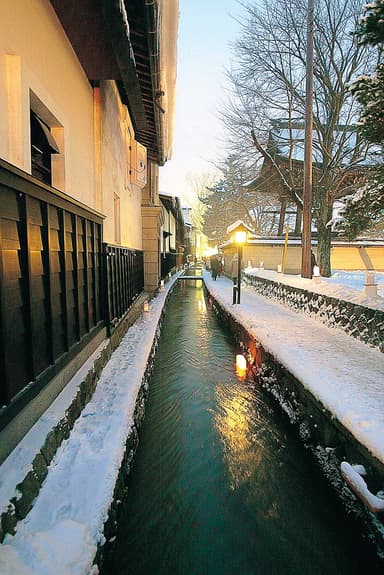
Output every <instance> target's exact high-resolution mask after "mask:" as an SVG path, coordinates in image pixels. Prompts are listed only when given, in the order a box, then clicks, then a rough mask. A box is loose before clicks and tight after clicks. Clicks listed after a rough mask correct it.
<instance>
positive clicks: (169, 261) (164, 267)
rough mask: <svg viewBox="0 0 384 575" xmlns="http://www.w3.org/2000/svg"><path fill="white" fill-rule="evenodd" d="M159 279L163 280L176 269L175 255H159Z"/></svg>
mask: <svg viewBox="0 0 384 575" xmlns="http://www.w3.org/2000/svg"><path fill="white" fill-rule="evenodd" d="M160 257H161V277H162V278H165V276H166V275H168V274H169V272H170V271H171V270H172V269H173V268H175V267H176V253H173V252H168V253H165V254H161V256H160Z"/></svg>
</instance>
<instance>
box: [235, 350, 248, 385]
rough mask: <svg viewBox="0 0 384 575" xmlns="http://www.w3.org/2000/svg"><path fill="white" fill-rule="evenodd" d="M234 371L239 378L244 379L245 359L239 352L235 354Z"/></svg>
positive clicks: (245, 370)
mask: <svg viewBox="0 0 384 575" xmlns="http://www.w3.org/2000/svg"><path fill="white" fill-rule="evenodd" d="M236 373H237V376H238V377H239V379H241V380H244V379H245V377H246V375H247V360H246V359H245V357H244V356H243V355H241V353H238V354H237V355H236Z"/></svg>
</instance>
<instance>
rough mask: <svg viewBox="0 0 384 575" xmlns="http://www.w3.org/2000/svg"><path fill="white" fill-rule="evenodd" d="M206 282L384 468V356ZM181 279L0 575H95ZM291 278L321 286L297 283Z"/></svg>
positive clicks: (150, 319) (246, 294)
mask: <svg viewBox="0 0 384 575" xmlns="http://www.w3.org/2000/svg"><path fill="white" fill-rule="evenodd" d="M255 273H256V272H255ZM262 273H265V274H267V273H268V272H262ZM269 273H271V274H272V273H274V272H269ZM280 275H281V274H280ZM284 278H287V276H284ZM204 279H205V281H206V284H207V286H208V288H209V290H210V291H211V292H212V293H213V295H214V296H215V298H216V299H217V300H218V301H219V302H220V303H221V305H223V306H225V307H226V308H227V309H229V310H230V312H231V313H232V314H233V316H234V317H235V318H237V320H238V321H239V322H240V323H242V324H243V325H244V326H245V327H246V328H247V329H248V330H249V331H251V332H254V333H255V334H256V335H257V338H258V339H259V340H260V341H261V343H262V345H263V346H264V348H265V349H267V350H268V351H269V352H270V353H271V354H272V355H273V356H275V357H276V359H277V360H278V361H280V362H281V363H282V364H283V365H285V366H286V367H287V368H288V369H289V371H291V373H292V374H293V375H294V376H296V377H297V378H298V379H299V380H300V381H301V382H302V383H303V385H305V386H306V387H307V388H308V389H309V390H310V391H311V393H313V394H314V395H315V396H316V397H317V398H318V399H319V401H321V402H322V403H323V404H324V406H325V407H327V408H328V409H329V410H330V411H331V412H332V413H333V414H334V416H335V417H336V418H337V419H338V420H339V421H340V422H341V423H342V425H344V426H345V427H346V428H347V429H349V430H350V431H351V433H352V434H353V435H354V436H355V437H356V438H357V439H358V440H359V441H360V442H361V443H363V444H364V445H365V446H366V447H367V448H368V449H369V450H370V451H371V453H373V454H374V455H375V456H376V457H377V458H378V459H379V460H380V461H382V462H384V393H383V388H384V354H381V353H380V352H378V351H376V350H374V349H371V348H369V347H368V346H366V345H364V344H362V343H359V342H358V341H356V340H354V339H353V338H350V337H348V336H347V335H345V334H343V333H342V332H340V331H336V330H332V329H329V328H327V327H326V326H324V325H322V324H320V323H318V322H316V321H315V320H313V319H311V318H308V317H305V316H303V315H302V314H296V313H294V312H293V311H291V310H290V309H288V308H286V307H285V306H283V305H280V304H279V303H276V302H273V301H271V300H267V299H265V298H262V297H260V296H258V295H257V294H256V293H255V292H254V291H252V290H248V289H244V290H243V291H242V299H241V304H240V305H232V283H231V281H230V280H228V279H227V278H224V277H221V278H219V279H218V280H217V281H213V280H212V279H211V277H210V274H208V273H207V272H204ZM288 280H289V278H287V281H288ZM174 281H175V278H173V279H172V281H171V282H170V283H169V284H168V285H167V286H166V289H165V291H164V292H161V293H159V295H158V296H157V297H156V298H155V299H154V300H152V301H151V304H150V311H149V313H143V315H142V317H141V318H140V319H139V320H138V321H137V322H136V323H135V325H134V326H132V327H131V328H130V329H129V330H128V332H127V334H126V336H125V337H124V338H123V340H122V342H121V344H120V346H119V348H118V349H117V350H116V351H115V353H114V354H113V356H112V358H111V360H110V362H109V363H108V365H107V366H106V368H105V369H104V371H103V373H102V376H101V379H100V381H99V383H98V385H97V388H96V392H95V394H94V396H93V397H92V399H91V401H90V402H89V403H88V405H87V406H86V408H85V409H84V410H83V412H82V414H81V416H80V418H79V419H78V421H77V422H76V424H75V426H74V428H73V430H72V432H71V435H70V437H69V438H68V439H67V440H66V441H64V442H63V444H62V445H61V447H60V448H59V450H58V452H57V454H56V456H55V458H54V460H53V462H52V464H51V466H50V469H49V473H48V476H47V478H46V480H45V481H44V483H43V486H42V488H41V491H40V494H39V496H38V498H37V500H36V502H35V505H34V507H33V508H32V510H31V511H30V513H29V515H28V516H27V517H26V518H25V519H24V520H23V521H20V522H19V523H18V525H17V532H16V535H15V536H10V535H7V536H6V538H5V541H4V543H3V544H2V545H0V573H1V575H52V573H54V574H55V575H89V574H93V575H95V574H96V573H97V567H96V566H93V564H92V563H93V558H94V554H95V551H96V548H97V545H98V544H99V543H100V542H101V541H102V540H103V524H104V522H105V520H106V518H107V513H108V507H109V503H110V501H111V498H112V492H113V488H114V483H115V481H116V477H117V473H118V469H119V465H120V462H121V458H122V455H123V450H124V445H125V438H126V436H127V434H128V432H129V430H130V427H131V425H132V415H133V409H134V404H135V399H136V395H137V392H138V388H139V386H140V382H141V380H142V377H143V374H144V371H145V366H146V361H147V357H148V354H149V351H150V349H151V345H152V341H153V338H154V335H155V332H156V329H157V323H158V320H159V317H160V314H161V310H162V308H163V306H164V302H165V295H166V291H167V290H168V289H169V288H170V285H171V284H172V282H174ZM292 281H296V282H298V283H301V284H303V282H304V284H305V285H308V287H310V286H311V285H314V283H313V282H311V280H303V279H301V278H297V277H296V278H293V279H292ZM306 282H310V284H306ZM316 285H318V284H316ZM327 286H328V287H327ZM321 287H322V289H324V290H325V289H329V290H330V291H332V290H333V289H334V286H332V285H331V284H330V282H329V283H328V282H323V281H322V286H321ZM349 289H352V288H349ZM355 291H356V290H355ZM57 401H60V398H58V400H57ZM33 433H34V428H32V430H31V431H30V433H29V434H28V435H27V436H26V437H25V439H24V440H23V441H24V442H28V441H31V442H32V439H33ZM27 447H28V444H26V445H25V448H27ZM20 453H25V450H24V451H23V450H21V451H20ZM17 454H18V451H17V450H16V451H15V453H14V454H11V456H10V457H11V458H12V457H13V459H9V461H8V460H7V461H8V463H7V461H6V462H5V463H4V465H5V464H6V463H7V465H9V464H11V465H12V466H16V467H17V466H18V465H21V464H24V463H25V462H24V460H23V462H21V461H18V459H17ZM350 463H359V462H350ZM4 465H3V466H2V467H0V504H1V505H3V504H4V503H5V499H6V498H7V497H9V493H7V494H6V495H4V493H3V497H4V498H5V499H3V500H1V493H2V492H1V481H2V479H3V478H4V475H3V474H4V470H5V467H4Z"/></svg>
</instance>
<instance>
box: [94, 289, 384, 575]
mask: <svg viewBox="0 0 384 575" xmlns="http://www.w3.org/2000/svg"><path fill="white" fill-rule="evenodd" d="M198 283H200V282H198ZM235 354H236V348H235V346H234V345H233V342H232V341H231V337H230V335H229V334H227V333H226V332H225V331H224V330H223V327H222V326H221V325H220V323H219V320H218V319H217V318H216V316H215V314H214V312H213V310H212V309H211V307H210V306H209V303H208V302H206V300H205V299H204V292H203V289H202V288H201V287H198V286H197V285H195V282H192V283H188V282H184V285H183V284H182V285H180V286H178V287H177V288H176V289H175V291H174V293H173V295H172V296H171V300H170V302H169V306H168V308H167V313H166V318H165V322H164V327H163V332H162V336H161V341H160V347H159V350H158V355H157V360H156V365H155V370H154V374H153V377H152V379H151V384H150V385H151V387H150V396H149V400H148V404H147V410H146V416H145V419H144V423H143V426H142V428H141V430H140V444H139V447H138V451H137V454H136V458H135V462H134V466H133V470H132V472H131V475H130V477H129V482H128V497H127V501H126V503H125V508H124V511H123V517H122V520H121V522H120V525H119V532H118V537H117V546H116V551H115V553H114V556H113V557H112V558H110V561H109V564H108V565H106V566H105V569H104V570H103V574H104V573H105V574H107V573H108V574H112V573H113V574H115V573H118V574H119V575H171V574H172V575H275V574H276V575H286V574H287V575H288V574H289V575H307V574H310V575H316V574H319V575H320V574H321V575H328V574H337V575H342V574H348V575H354V574H361V573H370V575H373V574H376V573H379V572H381V571H379V566H378V564H377V563H376V558H375V557H373V554H372V553H371V550H370V549H367V548H366V547H365V546H364V545H363V543H362V542H361V541H360V537H359V536H358V534H357V533H356V532H355V531H354V529H356V526H355V527H354V526H353V524H352V523H351V520H350V519H348V518H347V517H346V516H345V515H344V512H343V510H342V509H341V506H340V505H339V502H338V501H337V499H336V497H335V496H334V494H333V492H332V491H331V490H330V489H329V488H328V486H327V485H325V483H324V481H323V480H322V478H321V477H320V474H319V470H318V469H317V468H316V467H315V465H314V464H313V462H312V460H311V458H310V455H309V454H308V453H307V452H306V451H305V450H304V449H303V447H302V445H301V444H300V441H299V440H298V438H297V437H296V435H295V433H294V431H293V429H292V428H290V426H289V424H288V423H287V422H286V421H285V419H284V417H283V415H282V414H281V413H280V411H279V409H278V408H277V407H276V406H275V405H274V403H272V401H271V400H270V398H269V396H268V395H267V394H266V393H265V392H264V391H263V390H262V389H260V388H259V387H258V386H257V385H256V384H255V383H254V382H251V381H246V380H244V379H242V377H241V376H239V375H237V374H236V370H235V365H234V363H235Z"/></svg>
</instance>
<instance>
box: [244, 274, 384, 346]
mask: <svg viewBox="0 0 384 575" xmlns="http://www.w3.org/2000/svg"><path fill="white" fill-rule="evenodd" d="M243 281H244V283H245V285H247V286H248V287H251V288H252V289H254V290H255V291H256V292H257V293H258V294H260V295H262V296H264V297H268V298H270V299H273V300H275V301H278V302H280V303H282V304H284V305H286V306H288V307H290V308H291V309H293V310H295V311H299V312H303V313H306V314H308V315H310V316H313V317H314V318H316V319H317V320H319V321H321V322H322V323H324V324H325V325H327V326H328V327H336V328H339V329H342V330H343V331H345V333H347V334H348V335H350V336H352V337H354V338H356V339H358V340H360V341H362V342H363V343H365V344H367V345H370V346H372V347H375V348H377V349H379V350H380V351H381V352H383V353H384V312H383V311H381V310H377V309H373V308H369V307H366V306H362V305H358V304H355V303H352V302H348V301H345V300H341V299H336V298H334V297H330V296H327V295H324V294H319V293H315V292H312V291H308V290H305V289H301V288H297V287H293V286H289V285H286V284H284V283H280V282H275V281H272V280H269V279H266V278H261V277H258V276H253V275H247V274H244V276H243Z"/></svg>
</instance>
